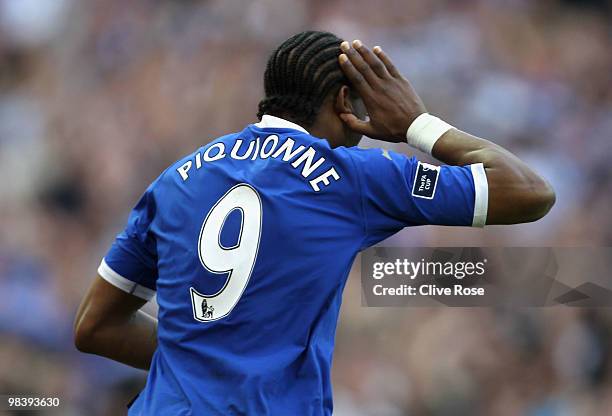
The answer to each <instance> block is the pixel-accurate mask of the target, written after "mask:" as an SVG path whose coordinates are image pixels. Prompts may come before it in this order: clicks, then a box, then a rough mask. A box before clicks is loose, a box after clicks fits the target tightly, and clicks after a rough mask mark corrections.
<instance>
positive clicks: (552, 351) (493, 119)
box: [0, 0, 612, 416]
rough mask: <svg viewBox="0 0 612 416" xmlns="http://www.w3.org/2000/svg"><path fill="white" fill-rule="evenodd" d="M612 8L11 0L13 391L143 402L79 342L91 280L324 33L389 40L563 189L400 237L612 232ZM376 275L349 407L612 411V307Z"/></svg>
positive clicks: (8, 285) (567, 237)
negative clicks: (302, 34) (473, 305)
mask: <svg viewBox="0 0 612 416" xmlns="http://www.w3.org/2000/svg"><path fill="white" fill-rule="evenodd" d="M611 10H612V4H611V2H609V1H608V2H607V1H605V0H601V1H595V0H591V1H586V0H581V1H579V0H575V1H569V0H566V1H561V0H538V1H529V0H481V1H475V0H474V1H468V0H457V1H451V0H448V1H442V0H435V1H434V0H419V1H416V0H411V1H408V0H405V1H402V0H378V1H373V0H350V1H349V0H313V1H303V0H256V1H239V0H211V1H204V0H202V1H196V0H182V1H169V0H167V1H160V0H132V1H124V0H79V1H77V0H0V179H1V180H0V393H31V394H41V395H51V396H59V397H60V398H62V400H63V402H64V407H63V409H62V411H61V414H63V415H118V414H123V413H124V409H125V407H124V405H125V403H126V402H127V401H128V400H129V399H130V398H131V396H133V395H134V394H135V393H136V392H137V391H138V390H139V389H140V387H141V386H142V385H143V382H144V373H143V372H139V371H136V370H132V369H129V368H127V367H124V366H122V365H119V364H115V363H112V362H110V361H107V360H104V359H101V358H97V357H92V356H87V355H84V354H81V353H78V352H76V351H75V349H74V347H73V345H72V335H71V331H72V319H73V316H74V313H75V311H76V307H77V305H78V303H79V301H80V298H81V296H82V295H83V293H84V291H85V290H86V288H87V287H88V285H89V284H90V282H91V281H92V279H93V278H94V276H95V271H96V268H97V266H98V263H99V261H100V258H101V256H102V255H103V254H104V253H105V251H106V249H107V248H108V246H109V244H110V243H111V241H112V239H113V238H114V235H115V234H116V233H118V232H119V231H120V230H121V228H122V227H123V225H124V222H125V220H126V217H127V214H128V212H129V209H130V208H131V207H132V206H133V204H134V203H135V202H136V201H137V199H138V198H139V196H140V194H141V193H142V192H143V190H144V189H145V188H146V186H147V185H148V184H149V183H150V182H151V181H152V180H153V179H154V178H155V177H156V176H157V175H158V174H159V173H160V172H161V171H162V170H163V169H164V168H165V167H166V166H167V165H169V164H170V163H172V162H173V161H175V160H176V159H178V158H179V157H181V156H182V155H184V154H187V153H189V152H191V151H192V150H193V149H195V148H196V147H198V146H200V145H201V144H203V143H206V142H208V141H210V140H212V139H214V138H216V137H218V136H220V135H222V134H225V133H228V132H232V131H237V130H240V129H242V128H243V127H244V125H246V124H247V123H251V122H255V121H256V120H255V114H256V106H257V103H258V101H259V99H260V98H261V94H262V76H263V69H264V65H265V62H266V58H267V55H268V54H269V53H270V52H271V51H272V49H273V48H274V47H276V45H277V44H279V43H280V42H282V41H283V40H284V39H285V38H287V37H289V36H290V35H292V34H293V33H296V32H298V31H301V30H305V29H311V28H314V29H324V30H331V31H333V32H335V33H337V34H338V35H339V36H341V37H345V38H346V39H355V38H359V39H361V40H362V41H364V42H365V43H366V44H369V45H370V46H372V45H374V44H380V45H382V46H383V47H384V48H385V50H386V51H387V52H388V53H389V54H390V55H391V57H392V58H393V59H394V60H395V61H396V64H397V65H398V67H399V68H400V69H401V70H402V71H403V72H404V74H405V75H406V76H407V77H408V78H410V79H411V80H412V82H413V83H414V85H415V87H416V88H417V90H418V91H419V92H420V94H421V95H422V97H423V99H424V101H425V103H426V105H427V106H428V108H429V110H430V112H432V113H435V114H437V115H440V116H441V117H442V118H444V119H445V120H447V121H449V122H451V123H453V124H455V125H457V126H459V127H461V128H462V129H464V130H467V131H469V132H471V133H474V134H477V135H481V136H484V137H487V138H492V139H494V140H495V141H497V142H498V143H500V144H502V145H504V146H507V147H508V148H510V149H511V150H512V151H514V152H515V153H517V154H518V155H519V156H520V157H522V158H524V159H525V160H527V161H528V162H529V163H531V164H533V166H535V168H536V170H538V171H539V172H541V173H542V174H543V175H544V176H545V177H547V178H548V179H549V180H550V182H551V183H552V184H553V186H554V187H555V189H556V190H557V204H556V206H555V207H554V208H553V211H552V212H551V213H550V215H549V216H547V217H546V218H544V219H543V220H541V221H539V222H537V223H535V224H529V225H524V226H513V227H488V228H487V229H485V230H471V229H449V228H443V227H438V228H436V227H421V228H413V229H407V230H404V231H403V232H401V233H399V234H398V235H397V236H395V237H393V238H392V239H391V241H389V242H388V244H393V245H410V246H444V245H466V246H609V245H611V243H612V215H611V212H612V210H611V209H610V207H611V206H612V192H611V191H612V186H611V182H612V163H610V158H611V157H612V151H611V150H612V14H611ZM363 145H364V146H381V144H380V143H376V142H373V141H369V140H364V142H363ZM383 146H385V147H391V145H386V144H383ZM392 147H393V148H394V149H395V150H398V151H401V152H410V150H409V149H408V147H407V146H405V145H395V146H392ZM359 272H360V270H359V264H358V262H357V263H356V265H355V267H354V270H353V271H352V273H351V276H350V280H349V284H348V286H347V290H346V292H345V296H344V305H343V312H342V318H341V322H340V325H339V328H338V337H337V349H336V355H335V364H334V374H333V377H334V389H335V390H334V391H335V410H336V411H335V414H337V415H339V416H347V415H355V416H370V415H378V416H396V415H397V416H399V415H432V416H447V415H449V416H450V415H498V416H505V415H527V416H557V415H562V416H566V415H567V416H569V415H580V416H590V415H593V416H602V415H612V375H611V369H612V358H611V356H612V354H611V351H612V338H611V328H612V311H611V310H610V309H599V310H585V309H578V308H565V307H555V308H545V309H519V310H503V309H459V308H427V309H424V308H411V309H376V308H362V307H361V306H360V285H359ZM149 308H151V310H152V311H154V310H155V306H154V305H149ZM43 414H44V413H43Z"/></svg>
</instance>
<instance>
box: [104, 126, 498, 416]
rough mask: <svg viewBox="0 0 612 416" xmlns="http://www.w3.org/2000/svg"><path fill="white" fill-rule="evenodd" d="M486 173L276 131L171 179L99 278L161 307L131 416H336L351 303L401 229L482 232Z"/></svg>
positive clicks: (298, 130) (177, 171)
mask: <svg viewBox="0 0 612 416" xmlns="http://www.w3.org/2000/svg"><path fill="white" fill-rule="evenodd" d="M487 200H488V191H487V181H486V175H485V170H484V168H483V166H482V164H475V165H470V166H463V167H457V166H433V165H429V164H426V163H421V162H419V161H418V160H416V159H415V158H409V157H406V156H404V155H401V154H397V153H395V152H392V151H387V150H381V149H360V148H357V147H351V148H346V147H338V148H330V146H329V143H328V142H327V141H326V140H322V139H319V138H317V137H313V136H311V135H310V134H308V132H307V131H306V130H305V129H303V128H302V127H300V126H298V125H296V124H294V123H291V122H289V121H287V120H283V119H280V118H277V117H272V116H268V115H266V116H264V117H263V119H262V121H261V122H260V123H257V124H252V125H249V126H247V127H246V128H245V129H244V130H243V131H241V132H239V133H235V134H230V135H227V136H223V137H220V138H218V139H216V140H214V141H213V142H211V143H209V144H207V145H205V146H203V147H201V148H199V149H198V150H196V151H195V152H194V153H192V154H190V155H189V156H187V157H185V158H183V159H181V160H179V161H177V162H176V163H175V164H173V165H172V166H170V167H169V168H168V169H166V170H165V171H164V172H163V173H162V174H161V175H160V176H159V177H158V178H157V179H156V180H155V181H154V182H153V183H152V184H151V185H150V186H149V187H148V189H147V190H146V192H145V193H144V195H143V196H142V198H141V199H140V201H139V202H138V203H137V204H136V207H135V208H134V209H133V211H132V212H131V214H130V216H129V219H128V223H127V226H126V228H125V230H124V231H123V232H122V233H120V234H119V235H118V236H117V238H116V240H115V242H114V243H113V245H112V246H111V248H110V250H109V251H108V253H107V254H106V256H105V257H104V259H103V260H102V263H101V265H100V267H99V269H98V271H99V274H100V275H101V276H102V277H103V278H104V279H106V280H107V281H109V282H110V283H112V284H114V285H115V286H117V287H119V288H121V289H123V290H125V291H127V292H129V293H132V294H134V295H136V296H139V297H142V298H144V299H150V298H151V297H153V296H154V295H156V296H157V303H158V305H159V311H158V318H159V326H158V348H157V351H156V353H155V355H154V357H153V362H152V364H151V369H150V371H149V374H148V379H147V384H146V387H145V388H144V390H143V391H142V392H141V393H140V395H139V397H138V398H137V400H136V401H135V402H134V404H133V405H132V406H131V408H130V411H129V414H130V415H153V414H155V415H174V416H176V415H330V414H331V413H332V386H331V381H330V367H331V361H332V353H333V347H334V336H335V331H336V323H337V320H338V313H339V308H340V303H341V298H342V291H343V288H344V285H345V282H346V278H347V276H348V274H349V270H350V268H351V265H352V263H353V260H354V259H355V256H356V255H357V253H359V252H360V251H361V250H363V249H365V248H367V247H369V246H372V245H374V244H376V243H378V242H380V241H382V240H384V239H385V238H387V237H389V236H391V235H392V234H394V233H396V232H397V231H399V230H401V229H402V228H403V227H407V226H416V225H423V224H441V225H457V226H482V225H484V223H485V220H486V214H487Z"/></svg>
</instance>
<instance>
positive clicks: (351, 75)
mask: <svg viewBox="0 0 612 416" xmlns="http://www.w3.org/2000/svg"><path fill="white" fill-rule="evenodd" d="M338 62H340V68H342V71H343V72H344V74H345V75H346V77H347V78H348V79H349V81H351V84H352V85H353V87H354V88H355V89H356V90H357V92H358V93H359V95H361V97H362V98H366V97H369V96H371V95H372V88H371V87H370V85H369V84H368V83H367V81H366V80H365V78H364V77H363V75H361V73H360V72H359V71H358V70H357V69H356V68H355V67H354V66H353V63H352V62H351V60H350V59H349V58H348V56H347V55H346V54H344V53H343V54H340V56H339V57H338Z"/></svg>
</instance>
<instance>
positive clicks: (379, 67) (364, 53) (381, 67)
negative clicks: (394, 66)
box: [353, 40, 390, 78]
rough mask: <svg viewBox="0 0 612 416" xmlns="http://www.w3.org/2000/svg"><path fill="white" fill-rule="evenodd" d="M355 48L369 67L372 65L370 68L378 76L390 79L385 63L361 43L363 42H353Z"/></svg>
mask: <svg viewBox="0 0 612 416" xmlns="http://www.w3.org/2000/svg"><path fill="white" fill-rule="evenodd" d="M353 47H354V48H355V49H356V50H357V52H359V54H360V55H361V57H362V58H363V60H364V61H366V62H367V64H368V65H370V68H372V70H373V71H374V72H375V73H376V75H378V76H379V77H381V78H388V77H390V75H389V71H387V68H386V67H385V64H383V62H382V61H381V60H380V59H379V58H378V56H376V55H375V54H373V53H372V51H371V50H370V49H369V48H368V47H367V46H365V45H364V44H363V43H361V41H359V40H355V41H353Z"/></svg>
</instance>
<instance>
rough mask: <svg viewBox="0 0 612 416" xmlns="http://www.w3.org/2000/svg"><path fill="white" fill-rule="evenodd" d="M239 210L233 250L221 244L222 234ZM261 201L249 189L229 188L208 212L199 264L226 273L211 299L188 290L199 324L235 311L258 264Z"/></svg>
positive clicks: (253, 191) (199, 247) (201, 236)
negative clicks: (221, 285)
mask: <svg viewBox="0 0 612 416" xmlns="http://www.w3.org/2000/svg"><path fill="white" fill-rule="evenodd" d="M234 210H239V211H240V213H241V215H242V219H241V224H240V235H239V236H238V242H237V243H236V245H234V246H233V247H224V246H223V245H222V244H221V230H222V229H223V225H224V224H225V221H226V220H227V217H228V216H229V215H230V213H232V212H233V211H234ZM261 221H262V205H261V198H260V197H259V194H258V193H257V191H256V190H255V189H253V188H252V187H251V186H250V185H248V184H245V183H241V184H238V185H236V186H234V187H233V188H231V189H230V190H229V191H227V193H226V194H225V195H223V196H222V197H221V199H219V200H218V201H217V203H216V204H215V205H214V206H213V207H212V209H211V210H210V211H209V212H208V215H207V216H206V218H205V219H204V222H203V223H202V229H201V231H200V238H199V240H198V253H199V256H200V263H202V266H204V268H205V269H206V270H208V271H210V272H212V273H217V274H222V273H227V272H229V276H228V277H227V280H226V282H225V285H224V286H223V288H221V290H219V291H218V292H217V293H215V294H214V295H202V294H200V293H198V291H197V290H195V289H194V288H193V287H191V288H190V290H189V291H190V292H191V302H192V306H193V317H194V318H195V319H196V320H198V321H201V322H208V321H215V320H217V319H221V318H223V317H224V316H227V315H229V313H230V312H231V311H232V309H234V307H235V306H236V304H237V303H238V300H239V299H240V296H242V293H243V292H244V290H245V288H246V286H247V284H248V283H249V279H250V278H251V274H252V273H253V268H254V266H255V260H257V252H258V250H259V240H260V239H261Z"/></svg>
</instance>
